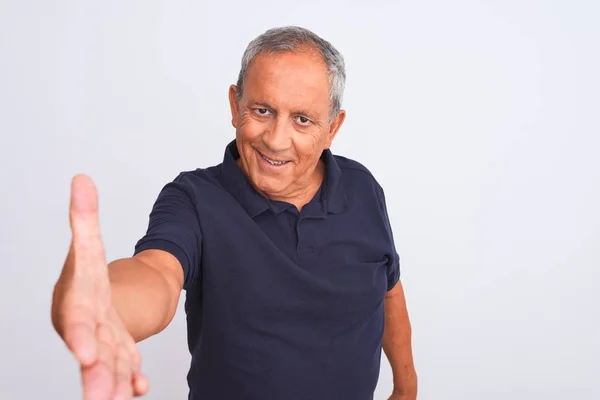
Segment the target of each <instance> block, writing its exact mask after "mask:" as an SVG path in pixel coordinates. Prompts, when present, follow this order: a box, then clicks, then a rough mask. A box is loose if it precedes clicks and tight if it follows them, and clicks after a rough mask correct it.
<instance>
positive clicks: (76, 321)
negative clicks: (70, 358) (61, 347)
mask: <svg viewBox="0 0 600 400" xmlns="http://www.w3.org/2000/svg"><path fill="white" fill-rule="evenodd" d="M62 312H64V313H66V315H64V316H63V317H62V318H61V317H60V316H59V319H60V320H62V321H63V326H62V330H63V340H64V341H65V343H66V345H67V347H68V348H69V350H71V352H72V353H73V355H74V356H75V358H76V359H77V360H78V362H79V363H80V364H81V365H82V366H90V365H92V364H93V363H95V362H96V360H97V357H98V342H97V340H96V319H95V318H94V315H95V314H94V313H93V312H92V311H91V310H88V309H86V308H85V307H83V306H79V307H77V308H75V306H73V307H69V309H68V313H67V312H65V311H62Z"/></svg>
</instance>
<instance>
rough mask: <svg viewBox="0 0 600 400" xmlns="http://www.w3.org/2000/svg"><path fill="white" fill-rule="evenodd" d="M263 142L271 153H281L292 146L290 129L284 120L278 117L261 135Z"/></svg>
mask: <svg viewBox="0 0 600 400" xmlns="http://www.w3.org/2000/svg"><path fill="white" fill-rule="evenodd" d="M263 142H264V143H265V145H266V146H267V148H268V149H269V150H270V151H272V152H273V153H279V152H283V151H285V150H287V149H289V148H290V147H291V145H292V135H291V127H290V126H289V123H288V121H287V119H286V118H282V117H278V118H276V119H275V120H274V121H273V124H271V126H269V127H268V128H267V130H266V131H265V132H264V133H263Z"/></svg>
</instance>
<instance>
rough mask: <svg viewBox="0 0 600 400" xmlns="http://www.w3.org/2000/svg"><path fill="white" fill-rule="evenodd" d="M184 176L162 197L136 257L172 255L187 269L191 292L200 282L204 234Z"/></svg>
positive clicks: (184, 287) (164, 191)
mask: <svg viewBox="0 0 600 400" xmlns="http://www.w3.org/2000/svg"><path fill="white" fill-rule="evenodd" d="M183 176H184V173H181V174H180V175H179V176H178V177H177V178H175V180H173V182H170V183H168V184H167V185H165V186H164V187H163V189H162V190H161V192H160V193H159V195H158V198H157V199H156V201H155V203H154V206H153V207H152V211H151V213H150V218H149V223H148V229H147V231H146V234H145V235H144V236H143V237H142V238H141V239H140V240H139V241H138V242H137V244H136V245H135V252H134V254H138V253H140V252H141V251H144V250H149V249H156V250H163V251H167V252H169V253H171V254H172V255H173V256H175V257H176V258H177V259H178V260H179V263H180V264H181V266H182V268H183V272H184V284H183V289H184V290H188V289H189V288H190V287H191V286H192V285H193V284H194V283H195V282H196V280H197V279H199V278H198V276H199V275H200V274H199V272H198V271H199V269H200V257H201V245H202V234H201V231H200V222H199V220H198V213H197V211H196V206H195V201H194V191H193V188H192V187H191V186H190V185H189V184H188V183H185V182H183V181H182V178H183Z"/></svg>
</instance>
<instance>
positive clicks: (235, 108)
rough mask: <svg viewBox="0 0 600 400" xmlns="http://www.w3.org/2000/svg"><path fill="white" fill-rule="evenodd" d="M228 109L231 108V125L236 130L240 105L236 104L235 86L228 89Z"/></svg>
mask: <svg viewBox="0 0 600 400" xmlns="http://www.w3.org/2000/svg"><path fill="white" fill-rule="evenodd" d="M229 107H230V108H231V125H233V127H234V128H236V129H237V124H238V114H239V110H240V105H239V102H238V97H237V86H236V85H231V86H230V87H229Z"/></svg>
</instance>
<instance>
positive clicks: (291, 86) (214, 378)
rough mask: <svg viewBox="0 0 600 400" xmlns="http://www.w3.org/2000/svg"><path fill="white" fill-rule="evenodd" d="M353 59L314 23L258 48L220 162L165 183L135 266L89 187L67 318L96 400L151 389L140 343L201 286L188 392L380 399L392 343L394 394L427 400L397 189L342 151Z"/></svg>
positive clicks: (69, 269)
mask: <svg viewBox="0 0 600 400" xmlns="http://www.w3.org/2000/svg"><path fill="white" fill-rule="evenodd" d="M344 84H345V70H344V61H343V58H342V56H341V55H340V53H339V52H338V51H337V50H336V49H335V48H334V47H333V46H332V45H331V44H330V43H328V42H327V41H325V40H323V39H322V38H320V37H319V36H317V35H315V34H314V33H312V32H310V31H308V30H306V29H303V28H299V27H284V28H277V29H271V30H269V31H267V32H265V33H264V34H262V35H260V36H259V37H257V38H256V39H255V40H253V41H252V42H251V43H250V44H249V46H248V47H247V49H246V51H245V53H244V56H243V59H242V67H241V71H240V74H239V78H238V82H237V85H232V86H231V87H230V89H229V101H230V104H231V115H232V124H233V126H234V127H235V131H236V136H235V140H233V141H232V142H231V143H230V144H229V145H228V146H227V147H226V149H225V152H224V153H225V154H224V158H223V162H222V163H221V164H219V165H216V166H212V167H208V168H199V169H196V170H194V171H185V172H182V173H180V174H179V175H178V176H177V177H176V178H175V179H174V180H173V181H172V182H169V183H168V184H166V185H165V186H164V187H163V189H162V190H161V192H160V194H159V195H158V198H157V200H156V202H155V204H154V207H153V209H152V212H151V213H150V220H149V225H148V229H147V233H146V234H145V235H144V236H143V238H141V239H140V240H139V242H138V243H137V244H136V246H135V252H134V255H133V256H132V257H131V258H125V259H120V260H116V261H113V262H111V263H110V264H108V268H106V261H105V256H104V249H103V246H102V242H101V238H100V233H99V227H98V200H97V194H96V191H95V187H94V184H93V182H92V181H91V180H90V179H89V178H88V177H86V176H85V175H77V176H76V177H74V179H73V181H72V186H71V206H70V221H71V228H72V232H73V235H72V242H71V247H70V251H69V254H68V256H67V260H66V262H65V265H64V267H63V270H62V273H61V276H60V277H59V279H58V282H57V283H56V285H55V290H54V298H53V307H52V321H53V324H54V326H55V329H56V330H57V332H58V333H59V334H60V335H61V337H62V338H63V340H64V341H65V343H66V344H67V346H68V347H69V349H70V350H71V351H72V352H73V354H74V355H75V357H76V358H77V360H78V362H79V363H80V365H81V373H82V384H83V391H84V394H85V398H86V399H92V400H94V399H117V398H118V399H128V398H131V397H132V396H140V395H143V394H145V393H146V392H147V391H148V381H147V378H146V377H145V376H144V375H143V374H142V373H141V371H140V357H139V353H138V351H137V349H136V345H135V343H136V342H139V341H141V340H144V339H145V338H147V337H149V336H152V335H154V334H157V333H159V332H160V331H162V330H163V329H164V328H165V327H166V326H167V325H168V324H169V322H170V321H171V320H172V318H173V316H174V314H175V311H176V308H177V304H178V300H179V295H180V293H181V291H182V289H183V290H185V291H186V300H185V310H186V315H187V327H188V328H187V331H188V332H187V333H188V347H189V351H190V353H191V356H192V360H191V366H190V369H189V373H188V375H187V381H188V384H189V397H188V398H189V399H197V400H220V399H225V400H233V399H248V400H267V399H269V400H270V399H276V400H279V399H281V400H296V399H297V400H309V399H314V400H321V399H322V400H337V399H340V400H353V399H355V400H367V399H372V398H373V393H374V390H375V387H376V384H377V381H378V376H379V366H380V359H381V349H382V348H383V350H384V352H385V354H386V355H387V358H388V359H389V361H390V364H391V366H392V370H393V374H394V391H393V394H392V395H391V399H395V400H400V399H402V400H409V399H415V398H416V394H417V378H416V373H415V369H414V367H413V360H412V350H411V329H410V322H409V318H408V313H407V310H406V304H405V299H404V293H403V290H402V285H401V283H400V281H399V275H400V270H399V260H398V254H397V252H396V249H395V246H394V240H393V237H392V230H391V227H390V223H389V220H388V215H387V211H386V202H385V198H384V193H383V190H382V188H381V186H380V185H379V184H378V183H377V181H376V180H375V179H374V178H373V176H372V175H371V174H370V173H369V171H368V170H367V169H366V168H365V167H364V166H362V165H361V164H359V163H358V162H356V161H353V160H350V159H348V158H344V157H341V156H338V155H333V154H332V153H331V151H330V150H329V148H330V146H331V143H332V141H333V139H334V137H335V136H336V134H337V132H338V131H339V129H340V127H341V126H342V124H343V122H344V118H345V115H346V113H345V111H343V110H342V109H341V99H342V92H343V90H344Z"/></svg>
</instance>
